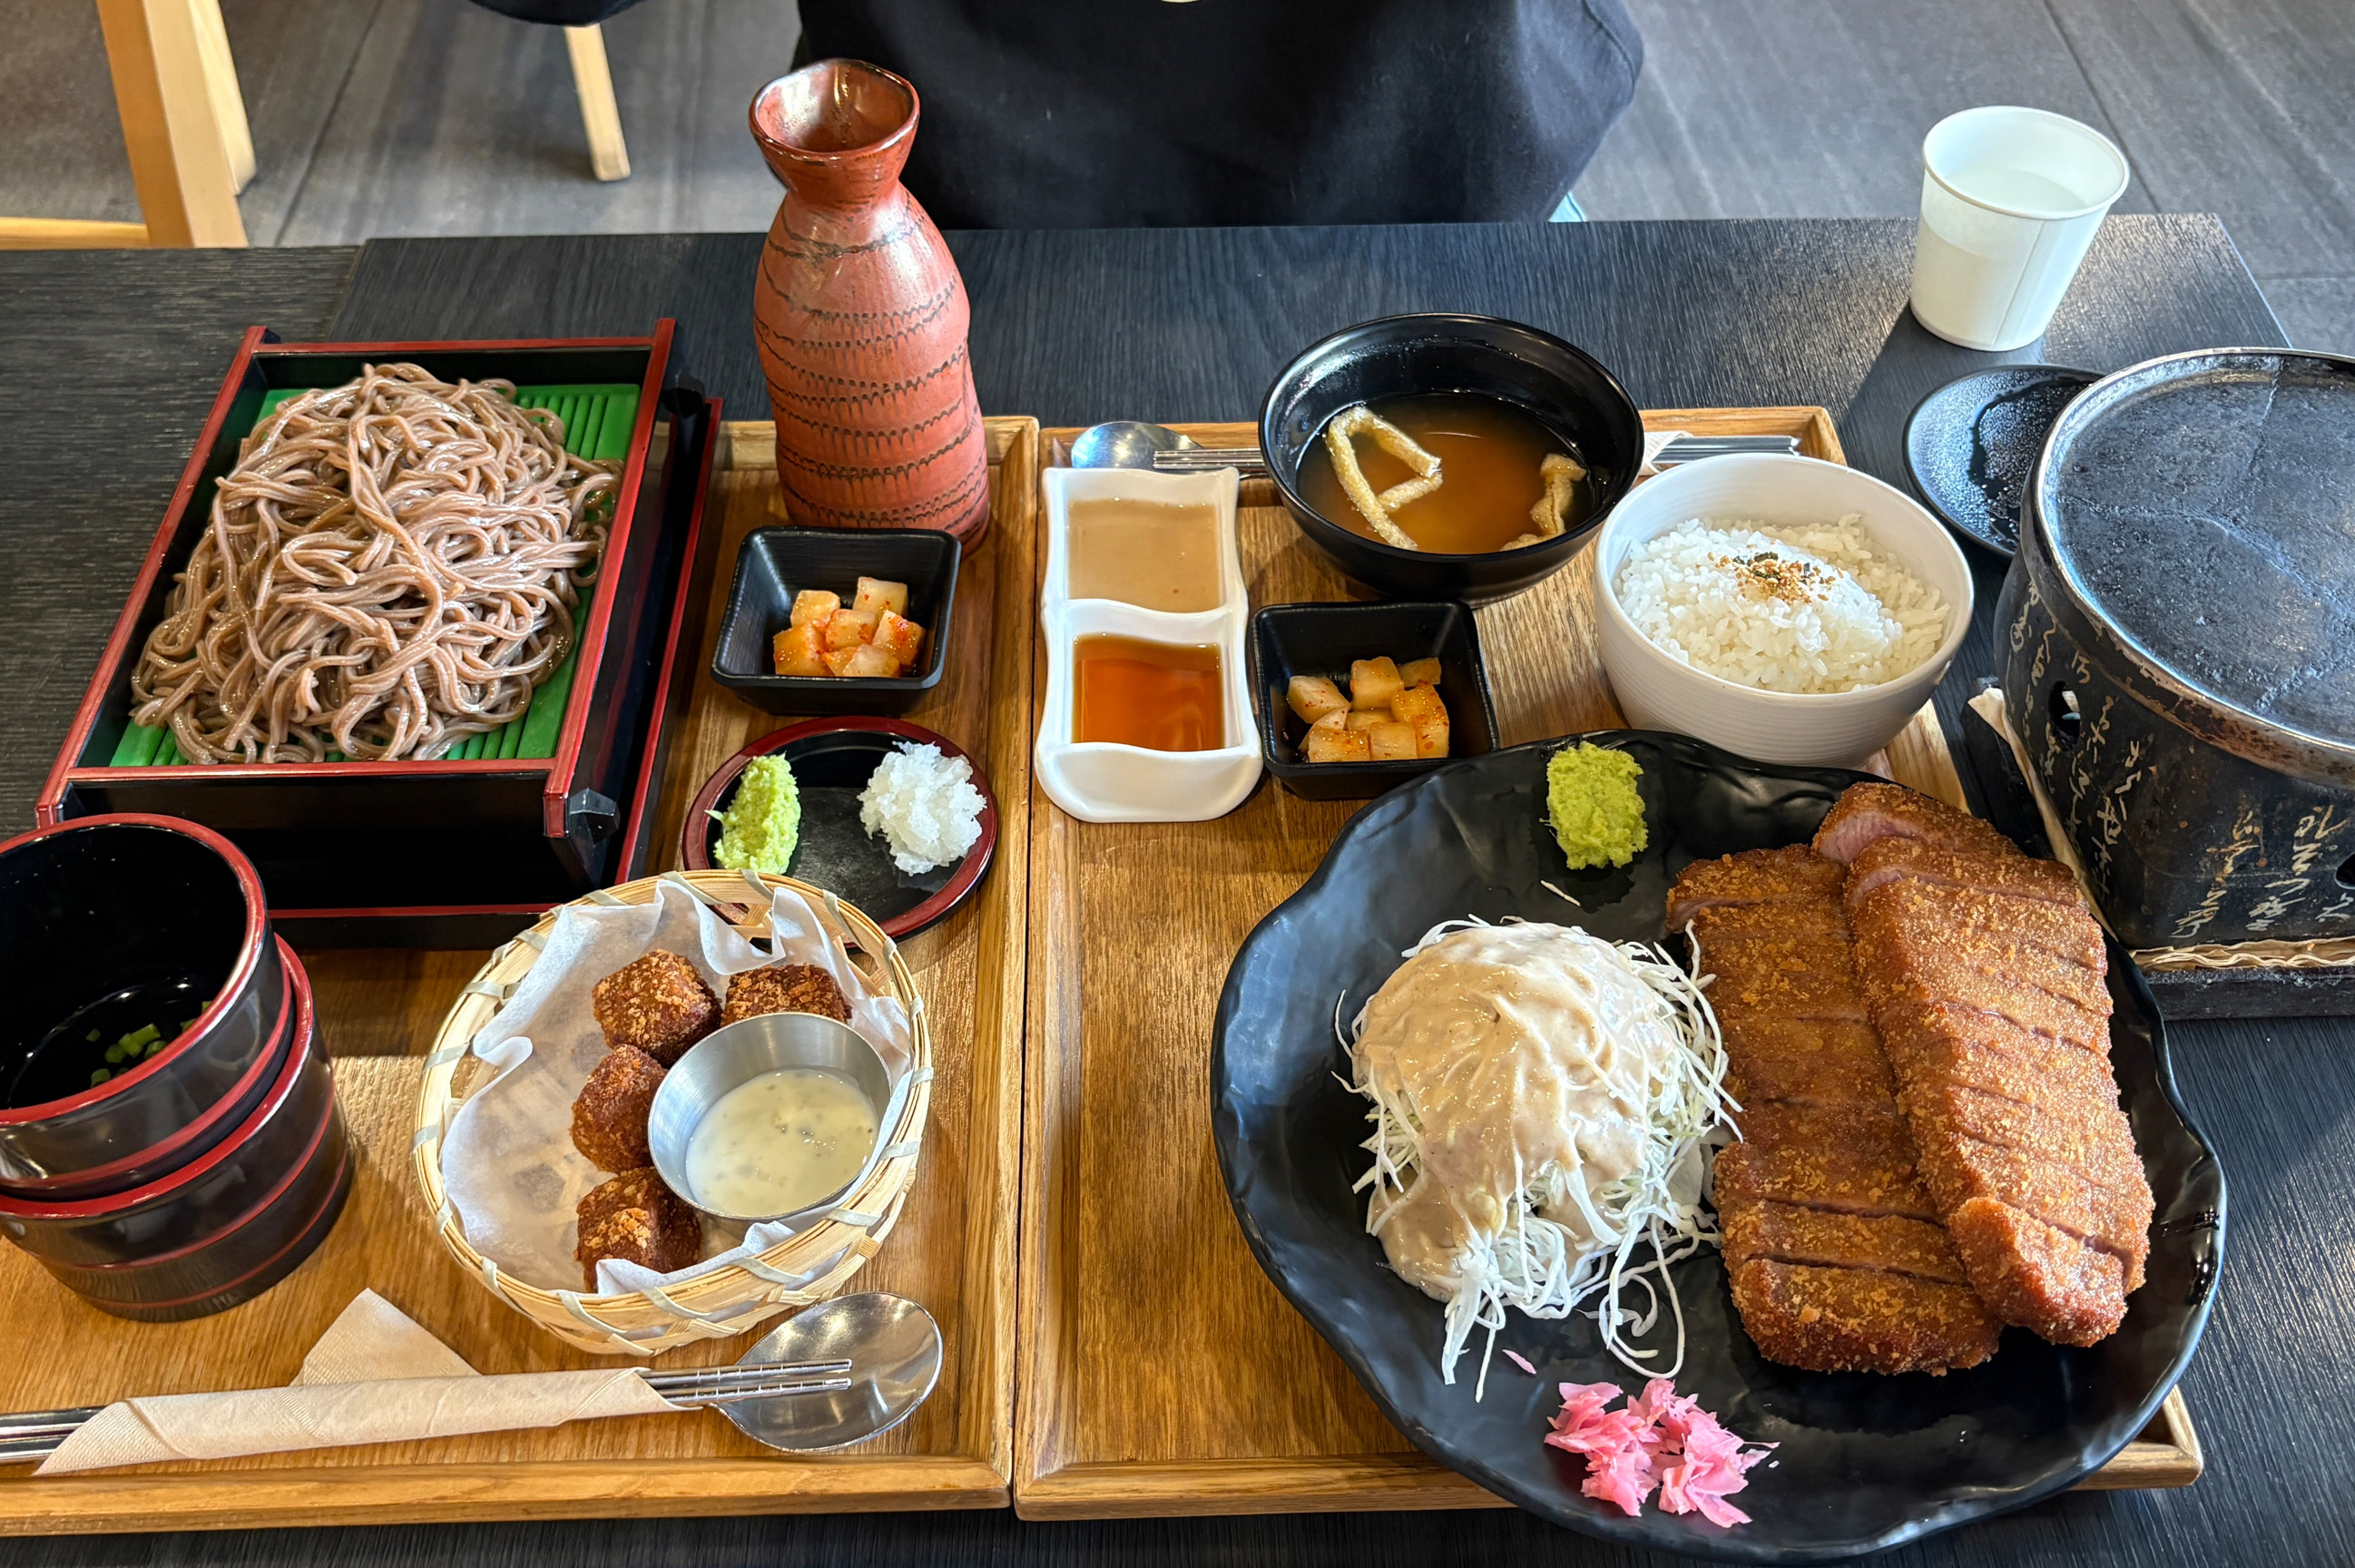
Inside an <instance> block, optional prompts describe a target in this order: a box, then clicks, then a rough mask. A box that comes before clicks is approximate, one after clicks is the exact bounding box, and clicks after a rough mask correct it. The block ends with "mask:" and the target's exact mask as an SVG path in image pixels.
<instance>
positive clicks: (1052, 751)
mask: <svg viewBox="0 0 2355 1568" xmlns="http://www.w3.org/2000/svg"><path fill="white" fill-rule="evenodd" d="M1236 485H1237V475H1236V473H1235V471H1234V470H1233V469H1231V468H1221V469H1215V470H1213V471H1211V472H1209V473H1208V474H1188V475H1174V474H1154V473H1150V472H1146V471H1144V470H1140V469H1128V468H1097V469H1076V468H1051V469H1049V470H1048V471H1047V475H1046V487H1047V577H1046V581H1045V583H1044V584H1043V585H1042V587H1041V590H1040V593H1039V627H1040V630H1041V631H1042V632H1043V633H1044V634H1045V635H1046V639H1047V701H1046V712H1045V715H1044V717H1043V718H1042V720H1041V721H1040V723H1039V740H1038V744H1037V747H1036V761H1037V768H1038V775H1039V787H1041V788H1042V789H1044V790H1045V791H1046V792H1047V798H1048V799H1050V800H1051V801H1053V802H1054V803H1055V804H1056V805H1058V806H1060V807H1061V808H1062V809H1063V811H1064V812H1065V813H1067V814H1068V815H1070V816H1075V817H1078V818H1079V819H1080V820H1081V821H1082V822H1207V821H1209V819H1210V818H1212V817H1216V816H1225V815H1226V814H1227V813H1228V812H1230V811H1232V810H1233V809H1234V808H1235V807H1236V806H1238V805H1241V804H1242V803H1243V801H1244V800H1245V798H1247V797H1248V796H1249V795H1251V792H1252V788H1253V787H1254V786H1256V785H1257V784H1258V783H1259V775H1260V747H1259V733H1258V729H1257V726H1256V723H1255V721H1254V720H1253V718H1252V701H1251V688H1250V686H1249V684H1248V683H1249V679H1250V674H1249V671H1248V670H1247V669H1246V667H1245V665H1244V656H1243V631H1244V626H1245V624H1246V623H1247V621H1248V620H1249V618H1250V614H1251V600H1250V596H1249V594H1248V593H1247V592H1246V591H1245V589H1244V587H1243V574H1242V561H1241V553H1240V551H1239V549H1238V548H1237V545H1236V541H1235V495H1236ZM1095 500H1106V501H1140V502H1147V503H1153V504H1157V505H1161V506H1207V507H1209V508H1210V509H1211V511H1212V514H1213V516H1214V517H1215V519H1216V524H1217V530H1218V540H1219V581H1220V603H1219V606H1218V608H1216V609H1214V610H1204V611H1199V612H1196V613H1186V614H1180V613H1174V612H1170V611H1163V610H1147V609H1144V608H1142V607H1140V606H1138V605H1135V604H1130V603H1125V602H1124V601H1121V600H1116V599H1074V598H1072V597H1071V592H1070V584H1071V505H1072V503H1074V502H1077V501H1095ZM1099 633H1104V634H1110V635H1116V636H1124V637H1135V638H1138V639H1140V640H1142V641H1145V642H1151V643H1162V644H1168V645H1178V646H1204V645H1207V646H1210V647H1214V648H1216V649H1217V650H1218V653H1219V677H1220V681H1219V684H1220V696H1221V699H1222V700H1221V703H1220V708H1221V723H1222V725H1223V728H1224V731H1225V734H1226V738H1227V741H1228V744H1226V745H1224V746H1220V747H1219V748H1218V749H1216V750H1214V751H1205V752H1162V751H1155V750H1152V749H1149V748H1147V747H1143V746H1130V745H1123V744H1120V743H1117V742H1114V741H1085V742H1082V741H1074V740H1073V739H1072V738H1071V731H1072V719H1073V715H1074V712H1075V709H1076V708H1077V693H1076V690H1075V677H1076V673H1077V672H1076V671H1075V669H1074V667H1073V665H1074V661H1073V658H1072V645H1073V644H1074V643H1075V642H1076V641H1077V640H1078V639H1079V638H1081V637H1083V636H1090V635H1096V634H1099Z"/></svg>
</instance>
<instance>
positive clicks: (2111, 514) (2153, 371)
mask: <svg viewBox="0 0 2355 1568" xmlns="http://www.w3.org/2000/svg"><path fill="white" fill-rule="evenodd" d="M2350 510H2355V358H2350V357H2345V356H2341V355H2332V354H2309V353H2304V352H2300V351H2295V350H2289V349H2278V348H2215V349H2204V350H2200V351H2198V352H2195V353H2190V354H2174V355H2168V356H2166V357H2161V358H2158V359H2152V360H2147V361H2146V362H2145V363H2143V364H2140V365H2134V366H2129V367H2128V368H2126V369H2124V370H2120V371H2118V372H2117V373H2115V375H2111V376H2107V377H2105V378H2104V379H2102V380H2100V381H2098V382H2096V383H2095V384H2094V385H2093V386H2091V387H2089V388H2087V389H2085V390H2084V391H2083V392H2082V393H2080V394H2079V395H2078V397H2077V398H2076V399H2075V400H2074V401H2073V402H2071V403H2070V405H2069V407H2068V409H2067V411H2065V412H2063V413H2062V416H2061V418H2060V419H2059V421H2056V422H2055V423H2054V425H2053V427H2052V432H2051V435H2050V436H2049V437H2048V438H2047V439H2046V442H2045V445H2044V451H2043V453H2042V454H2041V456H2040V457H2039V459H2038V461H2037V465H2036V470H2035V473H2034V475H2033V477H2032V479H2031V482H2030V486H2029V493H2028V504H2027V508H2026V513H2025V515H2024V517H2023V519H2022V528H2021V533H2020V544H2019V554H2018V555H2017V556H2016V557H2015V558H2014V559H2013V560H2012V564H2011V572H2010V575H2009V577H2007V578H2006V579H2005V581H2004V588H2003V596H2002V598H2001V599H2000V600H1998V603H1997V606H1996V626H1997V635H1998V652H1999V654H2000V656H2001V657H2002V659H2003V688H2004V702H2005V709H2006V713H2007V716H2008V717H2009V719H2010V720H2011V724H2012V727H2013V729H2014V730H2015V731H2017V732H2018V733H2019V737H2020V739H2021V741H2023V742H2024V743H2025V745H2026V747H2027V750H2028V754H2029V757H2030V761H2031V763H2032V764H2033V765H2034V767H2035V769H2036V771H2037V773H2038V776H2039V779H2040V782H2041V784H2043V786H2044V791H2045V794H2046V795H2047V797H2048V798H2049V799H2050V800H2051V804H2052V807H2053V809H2054V811H2055V812H2056V813H2058V815H2059V816H2060V817H2061V820H2062V826H2063V827H2064V828H2065V829H2066V831H2067V833H2068V836H2069V838H2070V840H2071V842H2072V844H2073V846H2074V847H2075V848H2076V850H2077V854H2078V858H2079V859H2080V860H2082V861H2083V864H2084V867H2085V871H2086V875H2087V877H2088V878H2089V880H2091V881H2092V883H2093V887H2094V898H2095V901H2097V902H2098V903H2099V904H2100V905H2101V908H2102V912H2103V914H2104V915H2105V916H2106V917H2107V919H2108V921H2109V924H2110V927H2111V929H2112V930H2113V931H2115V932H2116V933H2117V934H2118V937H2119V938H2120V940H2122V941H2124V942H2125V943H2126V945H2128V946H2129V947H2156V946H2165V945H2172V944H2181V943H2193V942H2222V943H2237V942H2248V941H2255V940H2266V939H2277V940H2283V941H2301V940H2307V939H2310V938H2316V937H2331V936H2348V935H2355V830H2350V825H2355V655H2350V650H2355V550H2350V548H2349V536H2348V533H2347V528H2348V522H2347V519H2348V517H2350Z"/></svg>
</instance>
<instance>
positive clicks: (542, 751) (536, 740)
mask: <svg viewBox="0 0 2355 1568" xmlns="http://www.w3.org/2000/svg"><path fill="white" fill-rule="evenodd" d="M305 390H307V389H306V388H303V387H281V388H278V389H275V390H273V391H271V392H269V393H267V394H265V395H264V396H263V398H262V400H261V411H260V412H259V413H257V414H256V415H255V416H254V422H255V423H256V424H260V423H261V421H263V420H266V419H268V418H269V417H270V416H271V415H272V414H273V413H276V412H277V411H278V410H279V408H280V406H281V405H282V404H284V403H286V402H287V401H289V400H292V399H294V398H298V397H301V396H302V395H303V393H304V391H305ZM516 401H517V403H518V404H520V405H521V406H522V407H524V408H527V409H546V410H548V411H550V412H551V413H553V414H555V415H556V417H557V418H558V419H559V420H561V421H563V423H564V450H565V451H567V452H569V453H572V454H573V455H574V456H575V457H586V458H589V459H591V461H600V462H610V461H612V460H613V459H616V458H621V457H626V456H627V455H629V451H630V431H631V428H632V427H633V426H634V425H635V424H636V423H637V418H638V389H637V388H635V387H633V386H630V385H627V384H626V383H623V382H618V381H616V382H609V383H583V384H579V385H572V386H558V387H517V389H516ZM595 592H596V589H595V586H594V585H593V584H592V585H591V588H590V592H589V595H588V596H586V597H583V598H582V600H581V605H580V612H579V613H580V615H581V619H582V620H583V621H584V622H585V621H586V620H587V618H588V613H589V602H590V598H592V597H594V595H595ZM580 652H581V649H580V645H579V644H578V643H577V642H576V643H575V644H574V645H573V649H572V651H571V652H570V653H568V654H566V655H565V656H564V662H563V663H562V664H560V665H559V666H557V667H556V672H555V673H554V674H553V675H550V676H549V677H548V679H547V680H546V681H544V682H542V683H541V685H540V688H539V689H538V691H535V692H533V693H532V694H531V706H530V708H528V709H526V710H525V712H524V716H523V717H522V718H520V719H517V720H514V721H513V722H511V723H509V724H506V726H504V727H502V728H500V729H497V730H494V731H489V732H488V733H486V734H481V735H469V736H467V737H466V739H465V741H464V742H463V743H462V744H460V745H458V746H455V747H453V748H452V749H451V751H450V752H448V753H447V755H446V756H445V758H444V760H445V761H451V762H480V761H485V760H488V759H493V758H496V759H498V760H500V761H506V760H507V759H509V758H533V757H552V756H554V755H555V754H556V732H557V731H559V729H561V728H562V727H563V724H564V700H565V699H566V698H567V697H569V696H570V694H571V691H572V666H573V661H574V660H575V659H577V658H578V657H579V656H580ZM181 760H182V759H181V756H180V748H179V747H178V746H177V745H176V744H174V743H173V741H172V736H171V732H170V731H166V730H162V729H155V728H151V727H150V726H147V725H144V724H133V725H132V726H130V727H129V728H128V729H126V730H125V731H123V739H122V741H119V742H118V743H117V744H116V745H115V748H114V755H113V756H112V757H111V758H109V759H108V761H107V764H106V765H107V766H109V767H111V768H144V767H165V766H168V765H170V764H171V763H176V762H179V761H181ZM327 760H328V761H329V762H331V763H340V762H342V761H344V756H343V753H342V752H328V753H327Z"/></svg>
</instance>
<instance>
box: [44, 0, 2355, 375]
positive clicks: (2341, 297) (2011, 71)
mask: <svg viewBox="0 0 2355 1568" xmlns="http://www.w3.org/2000/svg"><path fill="white" fill-rule="evenodd" d="M1627 4H1628V7H1629V9H1630V10H1631V11H1633V12H1634V13H1635V15H1636V19H1637V21H1638V22H1639V23H1640V24H1641V25H1642V27H1643V30H1644V37H1645V43H1646V52H1647V59H1646V65H1645V71H1644V79H1643V83H1642V86H1641V87H1640V89H1639V90H1638V91H1637V94H1636V103H1635V107H1634V108H1633V109H1632V110H1631V111H1630V112H1628V114H1627V116H1626V118H1625V120H1624V121H1623V122H1622V123H1620V124H1619V126H1618V127H1617V128H1616V129H1614V131H1613V132H1612V133H1611V135H1610V136H1609V138H1608V139H1607V140H1606V141H1605V142H1604V146H1603V149H1602V152H1601V153H1600V154H1599V155H1597V157H1596V158H1595V160H1594V163H1593V166H1592V167H1591V168H1589V169H1588V170H1587V172H1586V175H1585V176H1584V177H1583V178H1582V179H1581V180H1580V181H1579V184H1578V188H1577V194H1578V197H1579V199H1580V200H1581V201H1582V203H1583V204H1584V206H1585V208H1586V210H1587V212H1588V214H1589V216H1591V217H1593V218H1597V219H1613V218H1718V217H1780V216H1795V217H1852V216H1876V215H1890V214H1905V213H1911V212H1912V211H1913V210H1914V209H1915V205H1916V203H1917V201H1918V200H1919V183H1920V179H1921V173H1920V164H1919V160H1918V149H1919V146H1920V143H1921V138H1922V133H1923V131H1925V130H1926V129H1927V128H1928V127H1929V126H1930V124H1931V123H1933V122H1934V121H1935V120H1937V119H1938V118H1939V117H1940V116H1942V115H1944V114H1946V113H1948V112H1952V111H1954V110H1956V109H1961V108H1965V107H1967V106H1969V105H1972V104H1977V103H1990V102H2015V103H2027V104H2032V105H2036V106H2039V107H2042V108H2049V109H2054V110H2058V111H2060V112H2062V113H2065V114H2070V115H2073V116H2074V117H2076V118H2078V119H2081V120H2083V121H2085V122H2086V123H2089V124H2092V125H2094V126H2096V127H2098V128H2100V129H2101V130H2103V131H2105V132H2107V133H2109V134H2110V135H2111V136H2112V137H2114V138H2115V139H2116V141H2117V142H2118V143H2119V144H2120V145H2122V146H2123V147H2124V148H2125V149H2126V155H2127V156H2128V158H2130V159H2131V160H2132V161H2133V164H2134V166H2135V170H2136V178H2135V182H2134V184H2133V186H2132V187H2130V188H2129V189H2128V191H2127V192H2126V197H2125V199H2124V200H2123V201H2122V202H2121V203H2120V209H2121V210H2129V211H2150V210H2158V211H2165V212H2216V213H2220V214H2222V216H2223V219H2224V220H2225V223H2226V226H2227V227H2228V228H2229V229H2231V231H2232V235H2233V237H2234V238H2235V239H2236V240H2239V242H2240V244H2241V248H2242V251H2243V254H2244V255H2245V256H2246V257H2247V259H2248V262H2249V267H2250V270H2251V271H2252V272H2254V273H2255V274H2256V277H2257V279H2258V282H2259V283H2261V284H2262V285H2263V286H2264V291H2265V294H2266V296H2267V298H2269V299H2270V300H2272V302H2273V304H2274V307H2275V311H2276V312H2277V313H2278V314H2279V315H2280V316H2281V319H2282V324H2283V325H2284V326H2285V327H2286V329H2287V330H2288V332H2289V334H2290V336H2291V338H2292V339H2293V340H2294V341H2296V342H2297V343H2299V344H2302V345H2305V346H2307V347H2328V348H2338V349H2345V350H2350V351H2355V110H2350V107H2349V103H2350V100H2349V98H2348V95H2347V92H2346V84H2347V83H2348V82H2349V81H2350V80H2355V6H2350V4H2349V0H1627ZM224 10H225V12H226V15H227V18H228V22H229V38H230V42H231V45H232V47H233V48H234V50H235V52H236V54H237V57H238V63H239V69H240V75H241V77H242V79H243V84H244V88H245V94H246V101H247V104H248V108H249V111H250V115H251V118H252V122H253V131H254V143H255V146H256V150H257V153H258V155H259V159H260V164H261V172H260V174H259V175H258V176H257V177H256V178H255V180H254V182H253V185H252V186H251V187H250V188H249V189H248V190H247V192H246V193H245V197H244V209H245V221H246V229H247V231H248V233H249V235H250V237H251V239H252V240H253V242H254V243H255V244H258V245H304V244H325V243H337V242H346V241H352V240H365V239H368V238H370V237H371V236H376V235H389V234H485V233H549V232H569V231H581V232H587V231H601V230H602V231H628V230H686V229H759V228H764V227H766V225H767V221H768V218H769V215H770V213H771V212H772V211H773V208H774V206H775V202H776V194H775V187H774V185H773V183H772V182H771V180H770V178H769V176H768V174H767V172H766V171H765V170H764V169H763V168H762V165H761V163H760V160H759V158H758V157H757V156H756V155H754V153H753V150H752V145H751V140H750V138H749V137H748V136H747V134H746V133H745V130H744V106H745V104H746V103H747V102H748V101H750V99H751V94H752V91H753V89H754V88H756V87H757V86H759V85H760V83H762V81H764V80H767V79H768V78H769V77H771V76H773V75H774V74H776V73H777V72H779V71H781V70H782V69H784V67H785V66H786V64H787V63H788V62H789V61H790V59H791V58H792V54H793V46H794V37H795V36H796V34H797V31H798V21H797V12H796V10H795V8H794V5H793V4H792V0H653V3H651V4H647V5H641V6H639V7H638V8H636V9H634V10H632V11H629V12H626V13H624V14H623V15H622V16H619V17H616V18H615V19H614V20H613V21H612V22H610V23H608V24H607V25H606V37H607V46H608V49H609V51H610V54H611V56H612V59H613V76H614V81H615V85H616V88H617V90H618V92H619V95H620V98H621V104H622V117H623V125H624V127H625V130H626V133H627V135H628V139H629V144H630V155H631V159H632V162H633V164H634V171H635V172H634V174H633V175H632V176H631V177H630V178H629V179H628V180H625V181H622V182H619V183H617V184H613V185H599V184H598V183H597V182H596V181H594V180H593V179H591V177H590V176H589V171H588V155H587V153H586V150H585V147H584V145H583V143H582V140H581V123H580V116H579V111H578V106H577V104H576V103H575V101H574V99H573V95H572V89H571V82H570V71H569V69H568V68H567V66H566V63H565V54H564V48H563V42H562V40H561V39H560V38H559V37H558V36H557V35H556V33H555V32H554V31H553V30H551V29H548V28H540V27H527V26H525V25H523V24H520V23H516V22H510V21H507V20H506V19H504V18H502V17H499V16H493V15H491V14H490V13H488V12H485V11H482V10H479V9H477V8H476V7H474V6H473V5H468V4H465V0H333V3H330V4H317V3H314V0H225V3H224ZM0 37H6V38H7V39H8V40H9V47H8V48H7V49H6V50H5V51H0V55H5V58H0V212H12V213H22V214H39V215H43V216H50V217H74V218H115V219H132V218H135V217H136V215H137V208H136V203H135V202H134V200H133V194H132V189H131V182H130V177H129V174H128V172H127V170H126V168H125V166H124V164H123V150H122V140H121V135H120V133H119V131H118V130H117V129H116V128H115V123H114V112H113V98H112V91H111V90H110V88H109V86H108V82H107V76H106V64H105V57H104V53H103V50H102V48H101V44H100V40H99V35H98V25H97V21H96V19H95V16H93V14H92V12H91V8H90V7H89V6H88V5H78V4H70V3H68V0H0Z"/></svg>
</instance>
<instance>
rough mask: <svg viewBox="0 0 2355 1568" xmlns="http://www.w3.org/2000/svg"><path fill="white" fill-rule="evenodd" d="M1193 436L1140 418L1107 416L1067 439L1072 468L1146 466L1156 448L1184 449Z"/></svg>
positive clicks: (1149, 465) (1189, 448)
mask: <svg viewBox="0 0 2355 1568" xmlns="http://www.w3.org/2000/svg"><path fill="white" fill-rule="evenodd" d="M1193 446H1194V438H1193V437H1192V436H1190V435H1180V434H1178V433H1177V432H1176V431H1174V430H1171V429H1170V428H1169V427H1168V426H1167V425H1166V424H1147V423H1146V422H1145V421H1143V420H1111V421H1106V422H1105V423H1103V424H1097V425H1090V426H1089V427H1088V428H1087V429H1085V430H1083V431H1082V432H1080V434H1079V439H1078V440H1076V441H1074V442H1072V443H1071V466H1072V467H1074V468H1150V467H1152V466H1153V454H1154V453H1156V452H1187V451H1190V450H1191V449H1192V448H1193Z"/></svg>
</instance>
